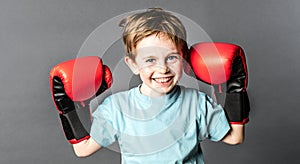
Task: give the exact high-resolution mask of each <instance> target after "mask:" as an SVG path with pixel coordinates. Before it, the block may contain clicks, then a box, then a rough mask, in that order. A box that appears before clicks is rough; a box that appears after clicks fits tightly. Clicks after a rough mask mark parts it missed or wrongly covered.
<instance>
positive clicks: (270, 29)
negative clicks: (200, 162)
mask: <svg viewBox="0 0 300 164" xmlns="http://www.w3.org/2000/svg"><path fill="white" fill-rule="evenodd" d="M153 6H160V7H163V8H165V9H167V10H170V11H173V12H176V13H179V14H182V15H184V16H186V17H188V18H190V19H191V20H193V21H195V22H196V23H197V24H198V25H200V26H201V27H202V28H203V29H204V30H205V31H206V32H207V34H208V35H209V36H210V37H211V38H212V40H214V41H223V42H231V43H237V44H240V45H242V47H243V48H244V50H245V52H246V55H247V62H248V67H249V90H248V91H249V95H250V99H251V106H252V111H251V116H250V119H251V122H250V123H249V124H248V125H247V126H246V140H245V143H244V144H242V145H239V146H228V145H226V144H223V143H212V142H210V141H205V142H204V143H203V144H202V147H203V149H204V156H205V161H206V163H210V164H213V163H231V164H235V163H236V164H238V163H245V164H246V163H249V164H250V163H251V164H252V163H255V164H267V163H270V164H273V163H287V164H290V163H295V164H296V163H299V161H300V160H299V152H300V143H299V141H298V140H299V138H300V133H299V129H300V128H299V125H300V121H299V117H300V110H299V107H298V106H299V105H300V101H299V91H300V89H299V88H300V87H299V72H300V66H299V59H300V57H299V46H300V18H299V15H300V1H298V0H265V1H261V0H251V1H244V0H226V1H224V0H198V1H196V0H185V1H182V0H172V1H171V0H123V1H118V0H102V1H100V0H85V1H83V0H82V1H80V0H26V1H25V0H22V1H17V0H1V1H0V50H1V60H0V80H1V85H0V103H1V109H0V163H3V164H4V163H14V164H17V163H23V164H32V163H43V164H47V163H49V164H50V163H51V164H52V163H73V164H75V163H97V164H99V163H120V155H119V154H118V153H116V152H114V151H111V150H108V149H102V150H100V151H98V152H97V153H96V154H94V155H92V156H91V157H88V158H83V159H80V158H77V157H75V155H74V154H73V151H72V148H71V146H70V145H69V144H68V143H67V142H66V140H65V138H64V136H63V133H62V131H61V127H60V124H59V122H58V117H57V112H56V111H55V109H54V105H53V103H52V100H51V96H50V91H49V82H48V75H49V70H50V68H51V67H52V66H54V65H55V64H57V63H59V62H62V61H64V60H67V59H72V58H74V57H76V55H77V53H78V51H79V49H80V47H81V46H82V44H83V42H84V41H85V40H86V38H87V37H88V36H89V35H90V33H91V32H93V31H94V30H95V29H96V28H97V27H98V26H99V25H101V24H102V23H103V22H105V21H106V20H109V19H111V18H113V17H115V16H118V15H120V14H123V13H125V12H129V11H133V10H139V9H144V8H149V7H153ZM111 33H114V31H111ZM108 35H110V34H109V33H104V34H103V37H104V38H105V37H107V36H108ZM114 45H118V44H114ZM120 46H122V45H120ZM109 59H111V57H108V59H107V60H109ZM111 60H113V59H111Z"/></svg>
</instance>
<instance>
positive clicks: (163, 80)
mask: <svg viewBox="0 0 300 164" xmlns="http://www.w3.org/2000/svg"><path fill="white" fill-rule="evenodd" d="M170 79H171V78H170V77H162V78H155V79H154V80H155V81H157V82H159V83H165V82H168V81H169V80H170Z"/></svg>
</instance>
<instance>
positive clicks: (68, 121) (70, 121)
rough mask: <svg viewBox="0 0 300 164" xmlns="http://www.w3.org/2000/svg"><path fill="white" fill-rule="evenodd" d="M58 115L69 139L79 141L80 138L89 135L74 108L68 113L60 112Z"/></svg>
mask: <svg viewBox="0 0 300 164" xmlns="http://www.w3.org/2000/svg"><path fill="white" fill-rule="evenodd" d="M59 117H60V119H61V123H62V126H63V129H64V132H65V135H66V138H67V139H68V140H69V141H70V140H73V139H75V140H77V141H79V140H80V139H82V138H86V137H87V136H89V133H88V132H87V131H86V130H85V128H84V126H83V124H82V123H81V121H80V119H79V117H78V115H77V112H76V110H75V109H74V110H73V111H70V112H68V113H65V114H60V115H59Z"/></svg>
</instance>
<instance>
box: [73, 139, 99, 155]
mask: <svg viewBox="0 0 300 164" xmlns="http://www.w3.org/2000/svg"><path fill="white" fill-rule="evenodd" d="M100 148H101V145H99V144H98V143H97V142H96V141H95V140H94V139H93V138H89V139H87V140H84V141H82V142H79V143H77V144H73V149H74V152H75V154H76V155H77V156H78V157H87V156H90V155H92V154H93V153H95V152H96V151H98V150H99V149H100Z"/></svg>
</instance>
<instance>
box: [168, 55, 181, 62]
mask: <svg viewBox="0 0 300 164" xmlns="http://www.w3.org/2000/svg"><path fill="white" fill-rule="evenodd" d="M178 58H179V57H178V56H177V55H172V56H168V58H167V61H171V62H172V61H175V60H177V59H178Z"/></svg>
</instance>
